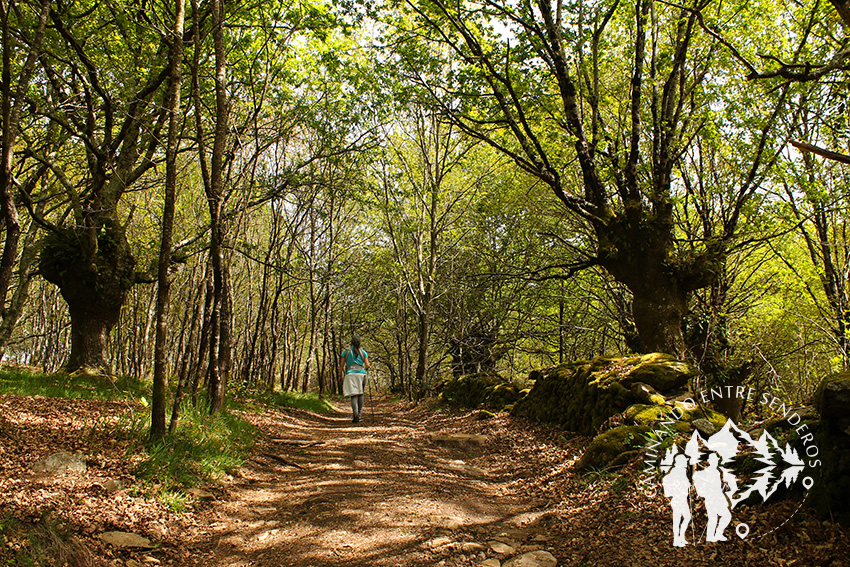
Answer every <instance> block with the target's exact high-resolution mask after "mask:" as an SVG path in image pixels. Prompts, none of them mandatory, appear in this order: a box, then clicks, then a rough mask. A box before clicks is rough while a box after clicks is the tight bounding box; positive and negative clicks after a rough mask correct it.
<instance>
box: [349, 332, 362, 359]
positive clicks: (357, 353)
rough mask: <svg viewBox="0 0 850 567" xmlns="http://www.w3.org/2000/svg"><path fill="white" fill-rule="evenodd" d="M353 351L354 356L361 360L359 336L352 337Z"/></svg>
mask: <svg viewBox="0 0 850 567" xmlns="http://www.w3.org/2000/svg"><path fill="white" fill-rule="evenodd" d="M351 349H352V350H353V351H354V356H355V357H356V358H360V337H358V336H357V335H354V336H353V337H351Z"/></svg>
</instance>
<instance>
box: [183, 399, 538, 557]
mask: <svg viewBox="0 0 850 567" xmlns="http://www.w3.org/2000/svg"><path fill="white" fill-rule="evenodd" d="M345 409H346V408H342V407H338V408H337V411H336V412H334V413H331V414H327V415H318V414H314V413H309V412H303V411H289V412H286V413H281V412H273V413H269V412H267V413H265V414H262V415H259V416H253V418H252V419H253V421H255V422H256V423H257V424H258V425H259V426H260V427H261V429H262V430H263V434H264V435H263V440H262V441H261V443H260V445H259V446H258V447H257V449H256V450H255V451H254V453H253V455H254V456H253V458H252V460H251V461H250V462H249V463H247V464H246V465H245V466H244V467H243V468H242V469H241V470H240V472H239V475H238V477H237V478H235V479H234V480H233V482H232V483H231V484H230V485H229V490H228V494H227V496H226V497H224V498H222V499H220V500H219V501H217V502H214V503H213V504H212V505H211V506H210V507H209V508H208V509H207V510H206V512H205V513H204V515H206V516H207V518H206V519H207V525H208V526H209V527H208V530H207V533H206V534H205V535H204V536H203V540H204V541H198V542H192V543H194V545H192V547H194V548H195V553H193V554H192V556H191V559H188V560H187V561H186V564H187V565H204V566H206V567H213V566H216V567H217V566H221V567H225V566H226V567H236V566H246V565H256V566H259V565H268V566H272V565H274V566H287V565H299V566H306V565H309V566H316V567H317V566H324V565H370V566H378V565H388V566H395V565H405V566H408V565H435V564H438V563H439V562H440V561H441V560H446V561H445V562H444V564H450V565H477V564H479V563H480V562H481V561H483V560H484V559H486V558H504V557H505V556H506V555H507V554H515V553H518V552H520V551H528V550H534V549H537V548H541V547H543V548H545V546H546V543H545V542H546V541H547V537H546V535H545V533H543V532H544V531H545V530H540V529H537V530H536V529H535V528H534V523H535V520H536V519H537V518H538V517H539V516H540V515H541V512H540V510H542V508H543V505H544V504H545V502H543V501H541V500H535V499H533V498H530V497H528V496H520V495H518V494H517V493H516V492H515V491H512V490H511V486H510V485H511V483H512V481H514V480H515V477H516V470H514V469H515V464H512V463H511V462H510V461H502V460H500V459H499V458H498V454H499V451H498V450H496V451H493V450H492V449H493V445H494V444H497V443H498V441H497V440H494V439H493V437H492V436H490V437H488V441H486V443H485V444H484V445H479V444H475V443H470V444H460V445H444V444H436V443H434V442H433V441H432V434H434V433H438V432H446V433H452V432H455V433H457V432H464V433H475V431H470V429H471V428H477V429H479V430H481V429H486V426H484V425H482V422H477V421H475V420H474V419H472V418H471V416H467V417H466V418H462V417H458V416H450V415H446V414H440V413H433V412H425V411H423V410H418V409H416V408H415V407H413V406H411V405H409V404H408V405H405V404H400V403H393V402H390V401H388V400H385V399H383V398H381V399H379V398H376V399H375V407H374V408H370V407H368V405H367V408H366V410H365V411H364V420H363V422H361V423H358V424H353V423H351V414H350V412H346V411H345ZM373 411H374V414H373ZM248 417H249V418H250V417H251V416H250V415H248ZM494 421H495V422H498V421H499V420H494ZM491 428H492V426H491ZM497 539H499V540H502V542H503V543H505V544H506V545H510V546H511V547H513V548H514V550H515V552H514V553H511V552H510V551H507V550H506V549H505V548H500V547H499V546H498V545H496V546H495V547H496V548H497V549H501V550H502V551H503V553H502V554H500V553H497V552H496V551H494V550H493V549H492V548H491V547H490V545H489V544H488V542H491V541H494V540H497ZM464 544H465V545H464ZM190 545H191V544H190ZM505 551H507V553H504V552H505Z"/></svg>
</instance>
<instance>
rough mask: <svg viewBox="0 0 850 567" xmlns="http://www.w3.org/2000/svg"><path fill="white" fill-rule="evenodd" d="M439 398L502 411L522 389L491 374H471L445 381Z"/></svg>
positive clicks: (463, 405)
mask: <svg viewBox="0 0 850 567" xmlns="http://www.w3.org/2000/svg"><path fill="white" fill-rule="evenodd" d="M439 392H440V394H439V398H440V399H441V400H443V401H444V402H446V403H449V404H452V405H456V406H461V407H466V408H477V407H480V406H486V407H488V408H491V409H495V410H497V411H502V410H504V408H505V407H506V406H511V405H512V404H514V403H516V401H517V400H518V399H519V398H520V395H521V394H520V389H519V388H518V387H517V386H516V385H515V384H513V383H511V382H508V381H507V380H505V379H503V378H501V377H499V376H494V375H490V374H470V375H468V376H461V377H459V378H449V379H448V380H445V381H443V383H442V384H441V385H440V388H439Z"/></svg>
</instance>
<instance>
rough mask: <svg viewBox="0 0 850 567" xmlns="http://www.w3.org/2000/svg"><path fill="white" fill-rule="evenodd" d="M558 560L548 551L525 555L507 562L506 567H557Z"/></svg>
mask: <svg viewBox="0 0 850 567" xmlns="http://www.w3.org/2000/svg"><path fill="white" fill-rule="evenodd" d="M557 565H558V560H557V559H555V556H554V555H552V554H551V553H549V552H548V551H532V552H530V553H523V554H522V555H520V556H519V557H514V558H513V559H510V560H509V561H507V562H506V563H505V565H504V567H556V566H557Z"/></svg>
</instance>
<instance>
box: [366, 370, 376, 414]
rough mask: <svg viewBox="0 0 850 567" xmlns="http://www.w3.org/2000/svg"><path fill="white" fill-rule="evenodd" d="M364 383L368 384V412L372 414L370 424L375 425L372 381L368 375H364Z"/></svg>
mask: <svg viewBox="0 0 850 567" xmlns="http://www.w3.org/2000/svg"><path fill="white" fill-rule="evenodd" d="M366 382H368V384H369V411H370V412H372V423H375V404H373V403H372V380H371V379H370V378H369V375H368V374H367V375H366Z"/></svg>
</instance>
